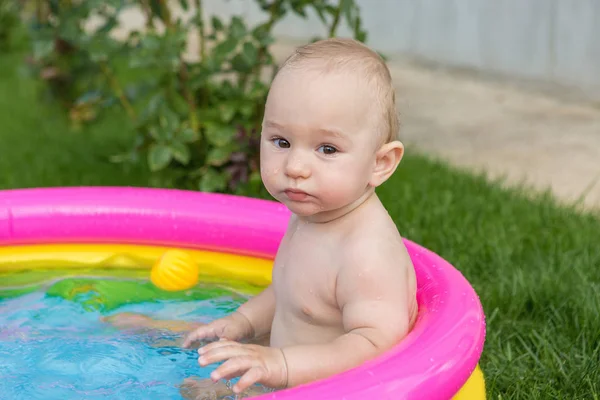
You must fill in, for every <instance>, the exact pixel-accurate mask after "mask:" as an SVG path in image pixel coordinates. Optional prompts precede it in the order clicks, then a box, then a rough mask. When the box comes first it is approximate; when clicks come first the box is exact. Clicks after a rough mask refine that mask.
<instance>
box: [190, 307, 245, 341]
mask: <svg viewBox="0 0 600 400" xmlns="http://www.w3.org/2000/svg"><path fill="white" fill-rule="evenodd" d="M253 336H254V328H253V327H252V324H251V323H250V321H248V318H246V317H245V316H244V315H242V314H241V313H239V312H237V311H236V312H234V313H232V314H230V315H228V316H226V317H224V318H219V319H217V320H215V321H213V322H211V323H210V324H206V325H203V326H201V327H200V328H198V329H196V330H194V331H192V332H191V333H190V334H189V335H188V336H187V337H186V338H185V340H184V342H183V347H187V348H189V347H191V345H192V344H194V343H197V342H201V341H203V340H215V339H229V340H244V339H249V338H252V337H253Z"/></svg>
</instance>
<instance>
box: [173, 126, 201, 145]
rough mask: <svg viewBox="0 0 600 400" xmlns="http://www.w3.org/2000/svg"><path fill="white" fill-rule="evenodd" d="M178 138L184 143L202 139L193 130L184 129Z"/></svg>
mask: <svg viewBox="0 0 600 400" xmlns="http://www.w3.org/2000/svg"><path fill="white" fill-rule="evenodd" d="M178 138H179V139H180V140H181V141H182V142H184V143H192V142H195V141H196V140H198V139H200V135H199V134H198V133H197V132H195V131H194V130H193V129H192V128H184V129H182V130H181V131H180V132H179V135H178Z"/></svg>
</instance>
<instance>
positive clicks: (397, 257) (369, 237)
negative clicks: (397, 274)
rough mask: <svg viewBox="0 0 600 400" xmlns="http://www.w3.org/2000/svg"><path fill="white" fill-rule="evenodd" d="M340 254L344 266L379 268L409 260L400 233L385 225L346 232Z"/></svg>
mask: <svg viewBox="0 0 600 400" xmlns="http://www.w3.org/2000/svg"><path fill="white" fill-rule="evenodd" d="M342 253H343V254H344V255H343V258H344V259H345V260H344V261H345V264H363V265H364V264H370V265H374V266H379V267H381V268H385V267H387V266H392V265H397V264H398V262H399V261H400V262H403V261H408V260H409V257H408V252H407V249H406V247H405V245H404V241H403V240H402V237H401V236H400V233H399V232H398V230H397V229H396V228H395V226H393V227H390V226H389V225H385V224H382V225H380V226H378V227H373V226H371V227H368V228H364V229H356V230H353V231H352V232H348V234H347V235H346V237H345V240H344V243H343V251H342Z"/></svg>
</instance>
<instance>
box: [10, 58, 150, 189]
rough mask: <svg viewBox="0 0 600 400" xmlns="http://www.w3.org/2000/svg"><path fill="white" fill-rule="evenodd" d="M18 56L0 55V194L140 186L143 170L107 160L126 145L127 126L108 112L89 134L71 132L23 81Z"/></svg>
mask: <svg viewBox="0 0 600 400" xmlns="http://www.w3.org/2000/svg"><path fill="white" fill-rule="evenodd" d="M23 57H24V56H23V54H14V53H13V54H8V55H7V54H1V55H0V189H6V188H16V187H36V186H39V187H48V186H81V185H132V186H139V185H145V184H147V182H148V178H149V174H148V170H147V169H146V168H145V167H144V166H143V165H140V166H135V167H132V166H128V167H126V168H125V167H123V166H122V165H116V164H113V163H110V162H107V160H108V157H109V156H111V155H113V154H115V153H119V152H121V151H124V150H127V148H128V146H130V145H131V141H132V137H131V133H130V132H131V125H130V124H129V121H128V119H127V118H126V116H125V115H123V114H119V113H112V114H111V115H109V116H107V117H105V118H103V119H102V120H101V121H100V122H99V123H98V124H94V125H93V126H91V127H90V128H89V129H84V130H75V129H73V128H72V127H71V126H70V124H69V121H68V119H67V118H66V115H65V114H64V111H62V110H60V108H59V107H58V105H56V104H53V103H52V102H49V101H47V100H43V96H42V93H43V92H42V91H41V90H39V85H36V83H35V82H34V81H32V80H30V79H26V78H24V77H23V76H22V75H23V72H22V67H23V64H24V63H23Z"/></svg>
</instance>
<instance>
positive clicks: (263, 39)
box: [252, 23, 275, 47]
mask: <svg viewBox="0 0 600 400" xmlns="http://www.w3.org/2000/svg"><path fill="white" fill-rule="evenodd" d="M252 36H253V37H254V39H256V40H257V41H258V43H259V44H260V45H261V46H264V47H266V46H268V45H270V44H271V43H273V42H274V41H275V38H273V36H272V35H271V32H270V31H269V27H268V25H267V24H266V23H265V24H261V25H258V26H257V27H256V28H254V29H253V30H252Z"/></svg>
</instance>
